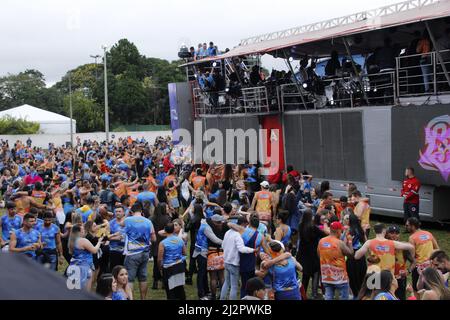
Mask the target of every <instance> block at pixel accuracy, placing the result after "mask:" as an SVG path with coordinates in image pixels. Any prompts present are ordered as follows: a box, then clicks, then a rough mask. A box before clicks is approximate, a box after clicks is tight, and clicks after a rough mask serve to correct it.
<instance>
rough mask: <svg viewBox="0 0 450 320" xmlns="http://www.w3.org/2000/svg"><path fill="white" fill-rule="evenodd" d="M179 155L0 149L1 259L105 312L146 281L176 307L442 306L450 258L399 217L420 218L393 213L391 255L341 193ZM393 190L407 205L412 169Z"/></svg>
mask: <svg viewBox="0 0 450 320" xmlns="http://www.w3.org/2000/svg"><path fill="white" fill-rule="evenodd" d="M183 155H184V152H183V150H179V148H178V149H177V148H175V147H174V146H173V144H172V142H171V140H170V138H162V137H160V138H157V139H156V141H155V142H154V143H151V142H149V141H145V140H144V139H136V140H134V139H132V138H131V137H129V138H127V139H122V138H120V139H118V141H116V142H110V143H105V142H103V143H99V142H96V141H84V142H83V143H82V142H81V141H79V140H78V139H77V145H76V146H75V148H73V149H72V148H70V147H64V146H63V147H56V146H54V145H53V144H49V148H48V150H43V149H42V148H38V147H32V146H31V141H30V143H28V144H23V143H22V142H21V141H17V142H15V143H14V144H13V145H10V144H9V142H8V141H2V146H1V153H0V170H1V178H0V186H1V193H2V197H3V199H4V207H5V208H6V212H5V214H4V215H3V216H2V217H1V222H0V233H1V238H0V240H1V247H2V253H1V254H6V252H8V251H9V252H10V253H11V254H22V255H25V256H27V257H29V258H30V259H33V260H35V261H36V263H40V264H43V265H44V266H45V267H47V268H50V269H53V270H55V271H57V270H58V269H59V271H60V272H64V274H65V276H66V277H68V278H69V279H71V280H73V281H75V282H77V283H79V284H80V286H79V287H80V288H85V289H87V290H95V291H96V292H97V293H98V294H100V295H102V296H103V297H105V299H110V300H132V299H136V298H138V297H135V296H134V292H135V291H134V290H133V288H134V285H135V284H136V283H135V282H137V286H138V292H139V298H140V299H142V300H144V299H146V298H147V295H148V284H149V282H150V280H149V279H148V278H149V275H148V272H149V270H151V272H152V275H151V277H152V289H159V288H163V289H164V290H165V292H166V296H167V299H178V300H185V299H186V291H185V287H186V286H194V287H195V288H196V293H197V296H198V298H199V299H201V300H215V299H221V300H227V299H231V300H235V299H244V300H260V299H275V300H305V299H321V298H324V299H326V300H332V299H335V298H336V294H337V295H338V297H339V299H341V300H347V299H359V300H397V299H402V300H403V299H424V300H440V299H441V300H444V299H446V300H448V299H450V291H449V289H448V275H449V267H450V263H449V259H448V256H447V254H446V253H445V252H444V251H442V250H440V249H439V244H438V243H437V241H436V239H435V238H434V236H433V235H432V234H431V233H430V232H428V231H425V230H422V229H421V224H420V220H419V219H418V217H419V216H418V214H417V215H414V214H411V213H415V210H412V209H411V208H417V209H418V204H416V207H415V206H414V203H412V205H409V206H405V212H406V213H407V215H406V216H405V218H406V219H405V220H406V221H405V227H406V229H407V231H408V232H409V233H410V237H409V241H408V242H403V241H400V229H399V228H398V227H397V226H394V225H392V226H385V225H383V224H376V225H374V226H373V227H372V225H371V223H370V222H371V221H370V213H371V207H370V201H369V199H368V198H366V197H364V195H363V194H362V193H361V191H359V190H358V189H357V187H356V185H355V184H353V183H349V184H348V194H347V195H346V196H341V197H339V198H336V197H335V196H334V195H333V193H332V192H331V191H330V183H329V182H327V181H322V182H321V183H320V184H318V183H315V181H313V177H312V176H311V175H309V174H308V172H306V171H303V172H300V171H297V170H295V168H293V167H292V166H288V167H287V170H285V171H282V172H277V173H276V174H274V175H272V176H269V177H263V176H262V175H261V174H260V172H262V171H261V170H260V168H259V167H258V166H257V165H253V164H247V165H236V166H235V165H218V164H210V165H207V164H201V165H200V164H199V165H194V164H193V163H192V162H191V161H189V160H188V159H187V158H186V157H183ZM405 181H407V183H406V185H405V186H404V190H403V191H402V195H403V196H404V198H405V203H406V201H410V202H411V197H413V198H414V197H415V195H417V192H418V189H419V188H420V185H419V183H418V181H416V180H414V174H413V171H411V169H409V170H408V171H407V180H405ZM408 181H409V182H408ZM411 181H416V182H415V183H411ZM413 202H414V201H413ZM410 204H411V203H410ZM372 233H374V234H375V237H374V238H371V234H372ZM150 262H152V263H150ZM410 273H411V275H412V281H409V280H407V279H408V274H410ZM195 274H196V277H194V275H195ZM194 279H196V282H195V283H194ZM373 279H378V281H372V280H373ZM371 283H378V284H379V285H378V286H371V285H370V284H371Z"/></svg>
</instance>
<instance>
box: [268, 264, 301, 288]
mask: <svg viewBox="0 0 450 320" xmlns="http://www.w3.org/2000/svg"><path fill="white" fill-rule="evenodd" d="M287 261H288V263H287V264H286V265H284V266H280V265H275V266H273V267H271V268H270V270H271V274H272V277H273V289H274V290H275V291H276V292H277V291H288V290H298V283H297V272H296V266H295V262H294V258H290V259H288V260H287Z"/></svg>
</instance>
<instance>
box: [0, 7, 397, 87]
mask: <svg viewBox="0 0 450 320" xmlns="http://www.w3.org/2000/svg"><path fill="white" fill-rule="evenodd" d="M399 1H400V0H370V1H367V0H340V1H336V0H311V1H304V0H256V1H255V0H252V1H246V0H227V1H224V0H223V1H218V0H206V1H184V0H183V1H182V0H156V1H150V0H146V1H144V0H126V1H125V0H108V1H106V0H76V1H75V0H32V1H30V0H1V3H0V5H1V9H0V75H5V74H7V73H18V72H20V71H23V70H25V69H27V68H33V69H38V70H40V71H41V72H42V73H44V75H45V77H46V80H47V83H54V82H56V81H59V80H60V79H61V77H62V76H63V75H64V74H65V72H66V71H68V70H69V69H71V68H75V67H77V66H78V65H81V64H84V63H89V62H93V59H91V58H90V57H89V56H90V55H92V54H100V53H101V52H102V50H101V46H102V45H103V44H106V45H113V44H114V43H115V42H117V41H118V40H119V39H121V38H127V39H129V40H130V41H132V42H134V43H135V44H136V45H137V47H138V49H139V51H140V52H141V53H142V54H144V55H146V56H148V57H157V58H164V59H168V60H174V59H176V58H177V52H178V48H179V47H180V45H181V43H186V44H187V45H194V46H195V45H196V44H197V43H199V42H206V41H208V42H209V41H210V40H212V41H214V42H215V43H216V44H217V45H218V46H219V49H225V48H226V47H229V48H232V47H234V46H236V45H237V44H238V43H239V41H240V40H241V39H243V38H246V37H250V36H254V35H258V34H262V33H267V32H272V31H277V30H282V29H286V28H291V27H295V26H300V25H303V24H308V23H313V22H318V21H321V20H325V19H329V18H335V17H339V16H342V15H347V14H351V13H356V12H359V11H364V10H368V9H374V8H377V7H380V6H384V5H389V4H392V3H396V2H399Z"/></svg>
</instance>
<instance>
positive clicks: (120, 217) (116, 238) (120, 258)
mask: <svg viewBox="0 0 450 320" xmlns="http://www.w3.org/2000/svg"><path fill="white" fill-rule="evenodd" d="M114 213H115V218H114V219H113V220H111V221H110V222H109V229H110V232H111V235H110V236H109V268H110V270H112V269H113V268H114V267H115V266H123V264H124V262H125V256H124V255H123V251H124V246H125V234H124V230H125V227H123V226H122V224H123V221H124V220H125V211H124V208H123V207H116V209H115V210H114Z"/></svg>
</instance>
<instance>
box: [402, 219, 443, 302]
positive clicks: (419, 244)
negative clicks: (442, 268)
mask: <svg viewBox="0 0 450 320" xmlns="http://www.w3.org/2000/svg"><path fill="white" fill-rule="evenodd" d="M406 230H408V232H409V233H411V236H410V237H409V243H410V244H411V245H412V246H414V248H415V256H414V258H415V263H414V264H413V265H412V266H411V270H412V272H411V273H412V281H413V289H414V293H415V295H417V291H418V290H417V281H418V280H419V276H420V274H421V273H422V271H423V270H425V269H426V268H428V267H431V260H430V256H431V254H432V253H433V251H434V250H439V245H438V243H437V241H436V239H435V238H434V236H433V235H432V234H431V233H430V232H428V231H425V230H421V229H420V221H419V219H417V218H415V217H412V218H409V219H408V220H406ZM417 297H418V295H417Z"/></svg>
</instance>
